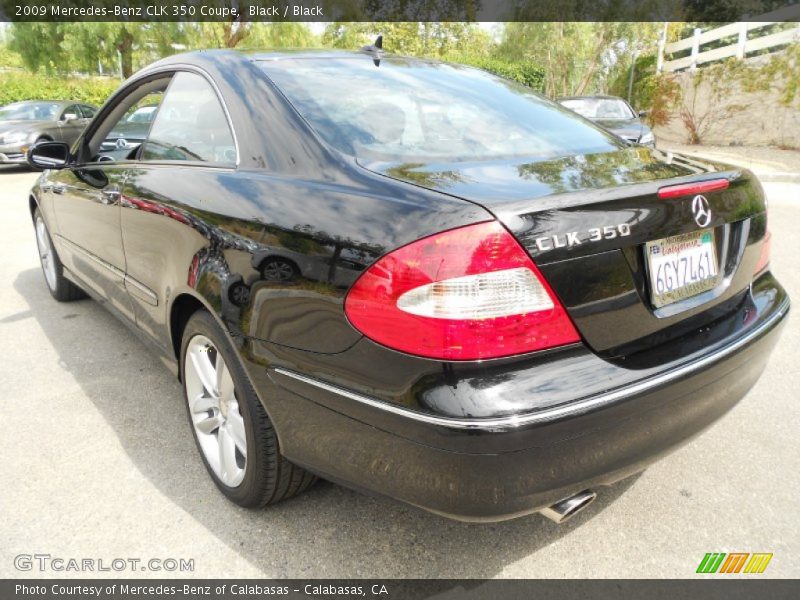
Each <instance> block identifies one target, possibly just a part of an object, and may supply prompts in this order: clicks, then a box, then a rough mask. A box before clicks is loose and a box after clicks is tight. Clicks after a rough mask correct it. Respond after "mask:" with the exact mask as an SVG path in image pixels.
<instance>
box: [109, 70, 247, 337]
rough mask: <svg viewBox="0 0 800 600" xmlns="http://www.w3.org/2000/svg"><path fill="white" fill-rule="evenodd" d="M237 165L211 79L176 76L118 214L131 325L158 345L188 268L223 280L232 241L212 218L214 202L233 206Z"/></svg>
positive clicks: (191, 74)
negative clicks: (215, 273) (133, 313)
mask: <svg viewBox="0 0 800 600" xmlns="http://www.w3.org/2000/svg"><path fill="white" fill-rule="evenodd" d="M236 162H237V151H236V145H235V142H234V136H233V133H232V130H231V128H230V124H229V121H228V119H227V116H226V114H225V111H224V109H223V105H222V103H221V101H220V99H219V97H218V96H217V94H216V92H215V90H214V88H213V87H212V85H211V84H210V82H209V81H208V80H207V79H206V78H205V76H203V75H200V74H198V73H194V72H188V71H181V72H178V73H176V74H175V76H174V77H173V79H172V81H171V83H170V86H169V88H168V89H167V91H166V93H165V96H164V99H163V101H162V102H161V105H160V106H159V107H158V110H157V112H156V113H155V117H154V119H153V122H152V125H151V127H150V130H149V134H148V136H147V139H146V141H145V142H144V144H143V146H142V151H141V153H140V160H139V161H138V162H137V163H136V164H135V165H132V168H131V169H130V171H129V176H128V178H127V179H126V181H125V188H124V196H125V200H124V202H123V206H122V217H121V221H122V236H123V242H124V246H125V260H126V265H127V271H126V275H127V279H126V281H127V285H128V292H129V294H130V295H131V300H132V302H133V305H134V310H135V311H136V321H137V325H138V326H139V327H140V328H141V329H142V330H143V331H144V332H145V333H147V334H149V335H150V336H151V337H152V338H153V339H154V340H155V341H157V342H160V343H162V344H163V343H165V341H166V343H169V338H168V336H167V335H165V331H167V329H168V323H167V319H168V315H167V306H166V305H167V301H168V299H169V298H170V294H174V293H175V287H176V285H187V272H189V271H190V270H191V267H192V266H194V267H195V269H196V268H197V264H198V263H202V264H203V265H213V267H209V268H213V269H216V270H217V271H219V272H220V273H222V275H221V276H220V279H224V278H225V272H226V270H227V269H228V263H227V261H228V260H229V258H230V255H231V254H232V253H233V254H235V253H236V252H237V250H236V249H234V248H232V246H233V245H235V243H236V238H235V236H232V235H230V234H227V233H226V232H224V231H223V230H222V229H220V228H219V227H218V222H219V221H221V220H222V219H217V218H216V217H214V215H215V213H216V212H217V210H218V206H219V205H225V204H226V202H229V203H231V204H232V203H233V202H232V200H230V199H229V195H231V194H230V192H229V190H231V189H235V185H236V181H233V179H234V178H235V175H236V173H235V166H236ZM246 256H247V258H248V259H249V256H250V255H249V254H246ZM190 278H191V276H190Z"/></svg>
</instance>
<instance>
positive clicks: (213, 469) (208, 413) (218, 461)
mask: <svg viewBox="0 0 800 600" xmlns="http://www.w3.org/2000/svg"><path fill="white" fill-rule="evenodd" d="M220 358H221V359H222V361H223V362H222V364H220V363H219V360H220ZM180 365H181V366H180V368H181V381H182V382H183V392H184V399H185V401H186V411H187V415H188V417H189V423H190V425H191V428H192V435H193V436H194V439H195V443H196V444H197V448H198V450H199V451H200V456H201V457H202V459H203V463H204V464H205V466H206V469H207V470H208V473H209V475H210V476H211V479H212V480H213V481H214V483H215V484H216V486H217V487H218V488H219V489H220V491H221V492H222V493H223V494H225V496H227V497H228V499H230V500H231V501H233V502H234V503H236V504H238V505H239V506H243V507H246V508H260V507H264V506H267V505H269V504H275V503H277V502H280V501H281V500H285V499H287V498H291V497H292V496H295V495H297V494H299V493H300V492H303V491H304V490H306V489H307V488H309V487H310V486H311V485H312V484H313V483H314V482H315V481H316V477H315V476H314V475H312V474H311V473H309V472H308V471H306V470H305V469H302V468H301V467H298V466H296V465H293V464H292V463H291V462H289V461H288V460H287V459H286V458H285V457H284V456H283V455H282V454H281V451H280V445H279V444H278V436H277V435H276V433H275V428H274V427H273V425H272V422H271V421H270V419H269V417H268V416H267V412H266V410H264V407H263V406H262V404H261V401H260V400H259V398H258V396H257V395H256V392H255V390H254V389H253V386H252V384H251V383H250V379H249V377H248V376H247V374H246V373H245V370H244V367H243V366H242V364H241V361H240V360H239V358H238V356H237V354H236V351H235V350H234V348H233V346H232V344H231V343H230V341H229V340H228V338H227V336H226V335H225V333H224V331H223V329H222V327H221V326H220V325H219V324H218V323H217V321H216V320H215V319H214V318H213V317H212V316H211V314H210V313H208V312H206V311H204V310H199V311H197V312H195V313H194V314H193V315H192V316H191V317H190V318H189V321H188V322H187V323H186V327H185V328H184V331H183V339H182V343H181V362H180ZM220 367H222V373H223V374H222V375H221V374H220V370H219V369H220ZM225 371H227V374H228V375H227V376H226V375H225V374H224V372H225ZM228 376H229V379H228ZM209 388H211V389H209ZM190 399H191V401H190Z"/></svg>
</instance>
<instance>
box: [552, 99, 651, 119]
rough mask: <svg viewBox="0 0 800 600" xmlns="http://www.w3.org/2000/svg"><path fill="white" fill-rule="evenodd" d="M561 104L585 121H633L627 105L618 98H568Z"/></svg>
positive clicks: (633, 116) (634, 116)
mask: <svg viewBox="0 0 800 600" xmlns="http://www.w3.org/2000/svg"><path fill="white" fill-rule="evenodd" d="M560 102H561V104H563V105H564V106H566V107H567V108H568V109H570V110H574V111H575V112H576V113H578V114H579V115H581V116H582V117H586V118H587V119H620V120H621V119H625V120H627V119H634V118H636V115H635V114H633V111H632V110H631V108H630V107H629V106H628V103H627V102H625V101H624V100H620V99H619V98H569V99H566V100H561V101H560Z"/></svg>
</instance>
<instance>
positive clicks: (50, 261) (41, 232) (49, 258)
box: [36, 216, 56, 290]
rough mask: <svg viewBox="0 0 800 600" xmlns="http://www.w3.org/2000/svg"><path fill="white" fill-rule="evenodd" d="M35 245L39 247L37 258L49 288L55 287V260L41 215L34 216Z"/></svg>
mask: <svg viewBox="0 0 800 600" xmlns="http://www.w3.org/2000/svg"><path fill="white" fill-rule="evenodd" d="M36 246H37V247H38V249H39V260H40V261H41V262H42V271H44V278H45V280H46V281H47V286H48V287H49V288H50V289H51V290H55V289H56V262H55V256H54V254H53V246H52V244H51V243H50V236H49V235H48V234H47V226H46V225H45V224H44V219H42V217H41V216H37V217H36Z"/></svg>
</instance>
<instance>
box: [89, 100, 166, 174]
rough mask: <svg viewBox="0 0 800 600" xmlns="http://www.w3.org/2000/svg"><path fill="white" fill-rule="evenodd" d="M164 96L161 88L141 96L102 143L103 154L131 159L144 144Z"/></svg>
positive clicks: (107, 157)
mask: <svg viewBox="0 0 800 600" xmlns="http://www.w3.org/2000/svg"><path fill="white" fill-rule="evenodd" d="M163 97H164V92H163V91H161V90H159V91H156V92H151V93H149V94H147V95H146V96H144V97H143V98H140V99H139V101H138V102H136V103H135V104H134V105H133V106H131V107H130V108H129V109H128V110H126V111H125V113H124V114H123V115H122V117H120V118H119V119H118V120H117V122H116V123H115V124H114V126H113V127H112V128H111V130H110V131H109V132H108V133H107V134H106V137H105V139H104V140H103V141H102V142H101V144H100V149H99V152H100V154H101V155H103V156H105V157H106V160H108V159H109V158H111V159H114V160H123V159H131V158H134V157H135V154H136V150H137V148H139V146H141V145H142V143H143V142H144V140H145V139H146V138H147V134H148V132H149V131H150V126H151V125H152V124H153V119H154V118H155V116H156V111H157V110H158V106H159V105H160V104H161V100H162V98H163Z"/></svg>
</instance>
